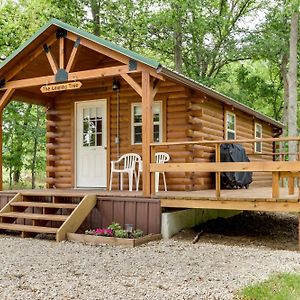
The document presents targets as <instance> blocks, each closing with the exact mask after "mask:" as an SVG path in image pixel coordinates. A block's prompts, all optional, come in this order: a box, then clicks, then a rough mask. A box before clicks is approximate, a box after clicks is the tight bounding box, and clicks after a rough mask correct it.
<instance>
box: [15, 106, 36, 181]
mask: <svg viewBox="0 0 300 300" xmlns="http://www.w3.org/2000/svg"><path fill="white" fill-rule="evenodd" d="M31 109H32V104H29V105H28V107H27V109H26V111H25V113H24V119H23V122H22V124H18V126H21V128H22V130H23V131H24V132H25V131H26V130H27V125H28V120H29V118H30V113H31ZM15 145H16V146H15V150H14V151H15V153H16V154H17V156H16V157H17V158H16V161H15V167H14V174H13V182H14V184H16V183H19V182H20V179H21V171H22V168H23V163H24V161H23V160H24V150H25V149H24V145H23V139H22V138H19V139H18V140H17V141H16V142H15Z"/></svg>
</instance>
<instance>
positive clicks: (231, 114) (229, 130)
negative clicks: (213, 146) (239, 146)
mask: <svg viewBox="0 0 300 300" xmlns="http://www.w3.org/2000/svg"><path fill="white" fill-rule="evenodd" d="M229 115H230V116H233V117H234V130H232V129H229V128H228V127H227V120H228V116H229ZM225 116H226V117H225V139H226V140H229V139H228V132H231V133H233V134H234V140H235V139H236V114H235V113H232V112H229V111H226V114H225Z"/></svg>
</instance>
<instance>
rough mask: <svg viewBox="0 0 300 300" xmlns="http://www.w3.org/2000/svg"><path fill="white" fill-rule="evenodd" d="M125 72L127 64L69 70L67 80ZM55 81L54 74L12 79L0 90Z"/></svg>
mask: <svg viewBox="0 0 300 300" xmlns="http://www.w3.org/2000/svg"><path fill="white" fill-rule="evenodd" d="M127 72H128V66H127V65H125V66H116V67H108V68H99V69H92V70H87V71H78V72H71V73H69V81H76V80H87V79H94V78H101V77H109V76H118V75H121V74H124V73H127ZM132 72H135V71H132ZM55 82H56V81H55V76H54V75H50V76H41V77H35V78H28V79H20V80H14V81H9V82H7V83H6V85H5V86H4V87H3V88H1V89H0V90H7V89H12V88H14V89H17V88H26V87H32V86H40V85H44V84H51V83H55Z"/></svg>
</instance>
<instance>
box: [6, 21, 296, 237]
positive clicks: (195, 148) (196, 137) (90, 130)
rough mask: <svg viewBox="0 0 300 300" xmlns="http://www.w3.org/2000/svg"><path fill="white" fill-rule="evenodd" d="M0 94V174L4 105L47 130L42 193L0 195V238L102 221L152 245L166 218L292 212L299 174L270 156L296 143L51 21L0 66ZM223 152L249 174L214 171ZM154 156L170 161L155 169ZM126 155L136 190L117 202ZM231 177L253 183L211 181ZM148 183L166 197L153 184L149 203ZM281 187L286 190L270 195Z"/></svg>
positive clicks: (228, 104) (224, 101)
mask: <svg viewBox="0 0 300 300" xmlns="http://www.w3.org/2000/svg"><path fill="white" fill-rule="evenodd" d="M0 93H1V95H0V96H1V100H0V123H1V126H0V164H1V165H2V154H1V153H2V114H3V110H4V109H5V106H6V105H7V104H8V103H9V101H11V100H17V101H24V102H28V103H33V104H36V105H42V106H44V107H45V110H46V118H47V133H46V139H47V144H46V152H47V153H46V164H47V167H46V172H47V177H46V189H44V190H32V191H29V190H26V191H2V192H1V194H0V201H1V202H0V208H1V207H2V210H1V211H0V222H1V223H0V229H10V230H16V231H20V232H22V235H23V236H24V237H25V236H28V235H32V234H36V233H38V232H45V233H54V234H56V239H57V240H62V239H65V237H66V233H67V232H75V231H76V230H78V228H79V229H82V230H84V229H88V228H91V227H95V226H106V225H107V224H109V223H110V222H112V221H118V222H120V223H121V224H123V225H124V224H125V223H131V224H134V226H135V227H139V228H142V229H143V230H144V231H145V232H147V233H149V232H153V233H160V232H161V222H162V221H161V217H162V212H163V211H167V210H168V209H169V208H172V209H174V208H176V209H179V208H180V209H219V210H264V211H294V212H299V211H300V205H299V197H298V194H296V193H295V191H294V181H295V180H294V179H295V177H297V176H299V170H300V168H299V162H298V161H296V162H288V161H283V159H282V158H283V157H284V155H285V154H284V153H281V152H278V149H280V147H279V146H278V145H279V144H280V143H282V142H285V141H289V140H295V141H296V142H298V141H299V139H298V138H296V137H295V138H293V137H290V138H280V134H281V133H282V128H283V125H282V124H281V123H280V122H278V121H276V120H273V119H272V118H270V117H267V116H265V115H263V114H261V113H260V112H258V111H255V110H253V109H251V108H250V107H248V106H246V105H244V104H242V103H240V102H238V101H235V100H234V99H231V98H229V97H227V96H225V95H223V94H221V93H219V92H217V91H214V90H213V89H211V88H209V87H206V86H205V85H203V84H201V83H199V82H196V81H194V80H192V79H190V78H187V77H185V76H183V75H182V74H179V73H177V72H174V71H172V70H170V69H168V68H166V67H164V66H163V65H162V64H160V63H159V62H156V61H154V60H152V59H149V58H146V57H144V56H142V55H140V54H137V53H134V52H132V51H130V50H127V49H124V48H122V47H120V46H118V45H116V44H114V43H111V42H109V41H107V40H104V39H102V38H100V37H97V36H94V35H92V34H90V33H88V32H84V31H82V30H80V29H78V28H75V27H73V26H70V25H68V24H66V23H63V22H61V21H59V20H56V19H52V20H51V21H49V22H48V23H47V24H46V25H45V26H44V27H42V28H41V29H40V30H39V31H38V32H37V33H36V34H35V35H34V36H33V37H32V38H30V39H29V40H28V41H27V42H25V43H24V44H23V45H21V46H20V47H19V48H18V49H17V50H16V51H15V52H13V53H12V54H11V55H10V56H9V57H8V58H7V59H6V60H5V61H4V62H3V63H2V64H1V65H0ZM222 143H240V144H243V145H244V147H245V149H246V152H247V154H248V156H249V157H250V160H251V162H250V163H232V164H231V163H221V162H220V158H219V155H220V153H219V152H220V144H222ZM158 151H163V152H167V153H168V154H169V155H170V158H171V159H170V161H169V162H167V163H165V164H157V163H155V153H156V152H158ZM126 153H136V154H139V155H140V157H141V158H142V172H141V180H140V184H139V186H138V187H137V188H135V189H136V191H128V180H127V177H126V178H125V181H124V190H123V191H120V190H119V188H120V177H119V176H114V177H113V181H112V190H111V191H109V190H108V187H109V184H110V182H109V181H110V171H111V161H115V160H117V159H118V158H119V157H120V156H121V155H123V154H126ZM213 154H216V161H215V162H214V163H213V162H211V158H212V155H213ZM279 159H280V161H278V160H279ZM242 170H248V171H253V172H254V182H253V184H252V185H251V187H250V189H249V190H247V191H245V190H234V191H223V190H222V191H221V189H220V172H222V171H242ZM157 172H161V173H162V172H164V173H165V175H166V183H167V189H168V191H163V190H164V186H163V182H160V186H159V191H158V192H157V191H155V174H157ZM212 173H213V174H215V175H214V178H213V176H212ZM283 177H288V178H289V188H288V189H286V188H282V187H281V186H280V180H281V181H282V179H281V178H283ZM213 179H214V180H213ZM0 188H1V190H2V166H1V168H0ZM126 189H127V190H126ZM137 190H139V191H137ZM59 216H60V217H59Z"/></svg>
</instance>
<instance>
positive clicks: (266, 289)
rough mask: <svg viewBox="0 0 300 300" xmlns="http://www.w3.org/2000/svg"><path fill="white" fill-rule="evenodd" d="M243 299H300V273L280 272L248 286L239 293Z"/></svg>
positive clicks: (239, 297)
mask: <svg viewBox="0 0 300 300" xmlns="http://www.w3.org/2000/svg"><path fill="white" fill-rule="evenodd" d="M237 299H241V300H287V299H288V300H298V299H300V275H299V274H290V273H284V274H278V275H274V276H271V277H270V278H269V279H268V280H266V281H264V282H262V283H258V284H254V285H251V286H248V287H246V288H244V289H243V290H242V291H241V292H239V294H238V295H237Z"/></svg>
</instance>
